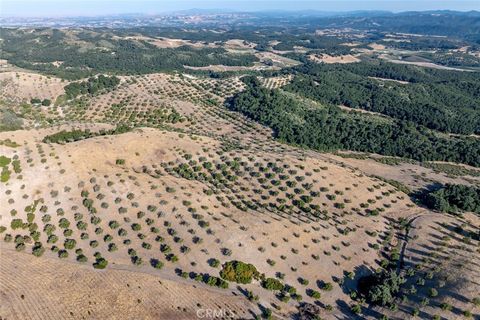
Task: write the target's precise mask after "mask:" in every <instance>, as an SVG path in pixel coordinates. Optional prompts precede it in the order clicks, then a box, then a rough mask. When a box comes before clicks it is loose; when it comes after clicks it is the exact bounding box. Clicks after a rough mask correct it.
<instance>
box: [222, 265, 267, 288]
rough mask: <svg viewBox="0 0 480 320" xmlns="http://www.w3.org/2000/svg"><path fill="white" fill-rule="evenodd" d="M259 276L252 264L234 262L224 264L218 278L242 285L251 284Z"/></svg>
mask: <svg viewBox="0 0 480 320" xmlns="http://www.w3.org/2000/svg"><path fill="white" fill-rule="evenodd" d="M259 276H260V274H259V272H258V271H257V268H255V266H254V265H253V264H250V263H244V262H242V261H236V260H234V261H228V262H226V263H225V264H224V265H223V268H222V270H221V271H220V277H222V278H223V279H225V280H228V281H234V282H237V283H243V284H246V283H251V282H252V280H253V279H257V278H258V277H259Z"/></svg>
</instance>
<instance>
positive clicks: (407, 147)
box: [227, 77, 480, 166]
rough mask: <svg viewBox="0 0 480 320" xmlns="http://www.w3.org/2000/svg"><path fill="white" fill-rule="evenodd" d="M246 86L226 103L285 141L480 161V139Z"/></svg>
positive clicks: (329, 148) (476, 163)
mask: <svg viewBox="0 0 480 320" xmlns="http://www.w3.org/2000/svg"><path fill="white" fill-rule="evenodd" d="M244 82H245V83H246V84H247V90H246V91H244V92H241V93H238V94H237V95H235V96H234V97H233V98H232V99H230V100H229V101H228V102H227V103H228V106H229V107H230V108H231V109H232V110H235V111H239V112H242V113H243V114H245V115H246V116H248V117H249V118H251V119H254V120H256V121H259V122H260V123H262V124H264V125H267V126H270V127H271V128H272V129H273V130H274V132H275V136H276V137H277V138H278V139H280V140H282V141H285V142H288V143H292V144H296V145H300V146H305V147H309V148H313V149H316V150H320V151H332V150H336V149H347V150H355V151H363V152H373V153H379V154H382V155H389V156H399V157H406V158H411V159H415V160H420V161H429V160H430V161H433V160H438V161H453V162H460V163H465V164H470V165H473V166H480V153H479V152H478V150H480V141H479V140H478V139H475V138H453V137H451V138H447V137H441V136H439V135H438V134H436V133H435V132H433V131H431V130H429V129H427V128H425V127H423V126H420V125H417V124H414V123H412V122H409V121H398V120H391V121H389V120H384V119H377V118H376V117H372V116H369V115H359V114H352V113H346V112H344V111H341V109H340V108H338V107H335V106H327V107H317V108H312V107H311V106H307V105H305V104H303V103H302V102H301V101H300V100H299V99H295V98H294V97H292V96H291V95H286V94H285V93H282V92H281V91H279V90H269V89H265V88H263V87H261V86H260V83H259V82H258V80H257V79H256V78H253V77H248V78H245V79H244Z"/></svg>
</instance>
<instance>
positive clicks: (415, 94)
mask: <svg viewBox="0 0 480 320" xmlns="http://www.w3.org/2000/svg"><path fill="white" fill-rule="evenodd" d="M295 70H296V72H297V76H296V77H295V79H294V80H293V82H292V83H291V84H290V85H289V86H287V87H286V90H288V91H291V92H295V93H298V94H300V95H302V96H305V97H308V98H311V99H314V100H317V101H319V102H321V103H326V104H333V105H345V106H347V107H351V108H360V109H364V110H368V111H373V112H379V113H382V114H385V115H388V116H390V117H393V118H397V119H401V120H408V121H411V122H414V123H416V124H420V125H423V126H426V127H428V128H430V129H434V130H439V131H443V132H452V133H459V134H472V133H480V73H477V72H456V71H446V70H435V69H424V68H420V67H412V66H405V65H395V64H392V63H383V62H368V63H356V64H347V65H341V64H337V65H325V64H314V63H306V64H304V65H302V66H300V67H298V68H296V69H295ZM374 78H381V79H392V80H398V81H406V82H408V83H400V82H397V81H385V80H379V79H374Z"/></svg>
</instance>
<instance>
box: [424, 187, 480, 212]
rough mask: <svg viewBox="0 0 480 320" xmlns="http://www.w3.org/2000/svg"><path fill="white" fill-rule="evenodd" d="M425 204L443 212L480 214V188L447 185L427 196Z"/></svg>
mask: <svg viewBox="0 0 480 320" xmlns="http://www.w3.org/2000/svg"><path fill="white" fill-rule="evenodd" d="M425 204H426V205H427V206H429V207H430V208H432V209H434V210H438V211H442V212H452V213H456V212H458V211H471V212H475V213H477V214H480V188H476V187H472V186H466V185H458V184H446V185H445V186H443V187H441V188H440V189H438V190H436V191H433V192H430V193H428V194H427V195H426V196H425Z"/></svg>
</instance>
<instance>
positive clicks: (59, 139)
mask: <svg viewBox="0 0 480 320" xmlns="http://www.w3.org/2000/svg"><path fill="white" fill-rule="evenodd" d="M130 130H131V128H130V127H129V126H127V125H123V124H119V125H117V127H116V128H115V129H111V130H100V131H98V132H93V131H90V130H71V131H65V130H62V131H60V132H57V133H53V134H50V135H47V136H45V137H44V138H43V140H42V141H43V142H44V143H66V142H74V141H79V140H83V139H88V138H91V137H95V136H104V135H114V134H122V133H125V132H128V131H130Z"/></svg>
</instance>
